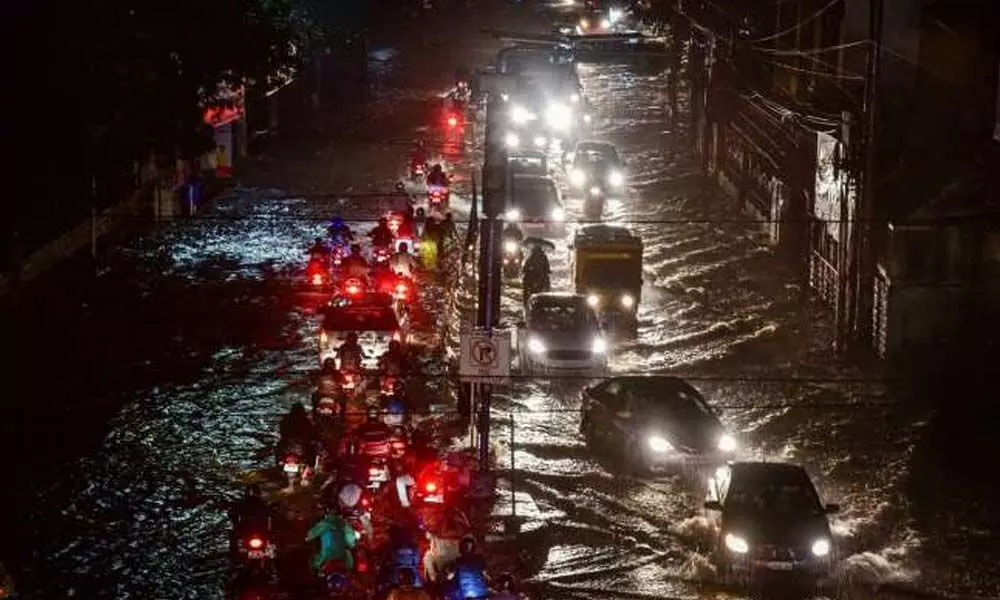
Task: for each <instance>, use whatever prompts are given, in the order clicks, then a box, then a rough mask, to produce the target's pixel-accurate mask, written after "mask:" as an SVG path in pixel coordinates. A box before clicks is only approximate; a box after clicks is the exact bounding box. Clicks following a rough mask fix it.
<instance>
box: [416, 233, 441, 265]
mask: <svg viewBox="0 0 1000 600" xmlns="http://www.w3.org/2000/svg"><path fill="white" fill-rule="evenodd" d="M437 261H438V244H437V239H436V236H434V235H433V234H432V232H428V231H427V230H426V229H425V230H424V236H423V237H422V238H420V262H422V263H423V265H424V270H425V271H431V272H433V271H436V270H437Z"/></svg>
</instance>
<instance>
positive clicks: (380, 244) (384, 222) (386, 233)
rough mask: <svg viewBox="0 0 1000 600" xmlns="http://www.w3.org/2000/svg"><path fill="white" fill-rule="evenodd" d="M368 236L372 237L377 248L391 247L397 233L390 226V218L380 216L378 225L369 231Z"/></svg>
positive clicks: (373, 244)
mask: <svg viewBox="0 0 1000 600" xmlns="http://www.w3.org/2000/svg"><path fill="white" fill-rule="evenodd" d="M368 237H370V238H371V239H372V246H375V247H376V248H389V247H391V246H392V240H393V239H394V238H395V235H394V234H393V233H392V229H391V228H390V227H389V219H387V218H386V217H379V220H378V225H376V226H375V228H374V229H372V230H371V231H369V232H368Z"/></svg>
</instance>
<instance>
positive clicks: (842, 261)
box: [821, 111, 854, 352]
mask: <svg viewBox="0 0 1000 600" xmlns="http://www.w3.org/2000/svg"><path fill="white" fill-rule="evenodd" d="M850 126H851V113H849V112H847V111H844V112H842V113H841V135H840V146H839V150H840V152H839V155H838V156H836V157H835V158H836V159H837V163H838V164H837V172H838V174H839V175H840V176H841V177H843V179H842V182H843V183H842V185H841V187H840V190H839V195H840V213H839V215H838V218H839V219H840V223H839V224H838V226H837V232H838V235H837V238H838V239H839V240H840V243H839V244H838V245H837V302H836V325H837V330H836V335H835V337H834V349H835V350H836V351H837V352H843V351H845V350H846V349H847V340H848V338H849V337H850V334H849V332H850V318H849V315H850V310H849V309H848V304H850V303H851V301H852V299H851V297H850V293H849V290H850V289H851V273H852V269H851V252H850V248H851V243H852V239H853V237H854V236H852V235H851V231H850V229H851V228H850V221H851V213H850V206H849V205H848V196H847V194H848V189H849V188H848V179H849V176H848V173H850V172H851V170H850V169H848V168H847V167H848V165H849V164H850V163H849V158H848V157H850V156H851V155H852V151H851V148H850V143H851V139H850ZM821 226H824V227H825V226H826V225H825V224H822V225H821ZM824 234H825V232H824Z"/></svg>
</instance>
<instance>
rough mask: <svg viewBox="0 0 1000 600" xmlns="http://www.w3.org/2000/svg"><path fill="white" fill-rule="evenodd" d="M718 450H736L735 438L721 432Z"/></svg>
mask: <svg viewBox="0 0 1000 600" xmlns="http://www.w3.org/2000/svg"><path fill="white" fill-rule="evenodd" d="M719 450H721V451H723V452H733V451H735V450H736V438H734V437H733V436H731V435H729V434H728V433H724V434H722V437H720V438H719Z"/></svg>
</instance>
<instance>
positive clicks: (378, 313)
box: [318, 294, 407, 369]
mask: <svg viewBox="0 0 1000 600" xmlns="http://www.w3.org/2000/svg"><path fill="white" fill-rule="evenodd" d="M401 320H402V322H401ZM405 325H406V317H405V315H401V314H397V312H396V310H395V309H394V303H393V299H392V297H391V296H389V295H387V294H369V296H368V297H367V298H364V299H362V300H358V301H353V302H351V303H350V304H348V305H346V306H327V307H326V308H325V309H324V311H323V321H322V323H320V330H319V340H318V345H319V364H320V366H323V365H324V364H325V363H326V362H327V361H328V360H333V361H334V362H335V363H336V365H337V368H340V361H339V360H338V359H337V349H338V348H340V346H341V345H342V344H343V343H344V342H345V341H347V336H348V335H349V334H350V333H352V332H353V333H356V334H357V335H358V343H359V344H360V345H361V349H362V351H363V352H364V356H363V358H362V366H363V367H364V368H366V369H375V368H376V367H377V366H378V358H379V357H380V356H382V355H383V354H384V353H385V351H386V350H388V349H389V342H391V341H392V340H396V341H398V342H401V343H405V342H406V341H407V339H406V338H407V335H406V327H405Z"/></svg>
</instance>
